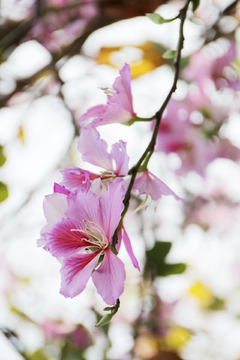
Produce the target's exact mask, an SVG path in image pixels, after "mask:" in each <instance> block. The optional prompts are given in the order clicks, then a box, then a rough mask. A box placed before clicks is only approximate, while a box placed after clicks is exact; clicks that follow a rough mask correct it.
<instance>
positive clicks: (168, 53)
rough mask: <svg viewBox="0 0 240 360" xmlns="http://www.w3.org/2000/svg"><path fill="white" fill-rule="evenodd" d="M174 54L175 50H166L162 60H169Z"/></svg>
mask: <svg viewBox="0 0 240 360" xmlns="http://www.w3.org/2000/svg"><path fill="white" fill-rule="evenodd" d="M175 54H176V51H175V50H167V51H165V53H164V54H163V56H162V57H163V58H164V59H171V58H173V57H174V56H175Z"/></svg>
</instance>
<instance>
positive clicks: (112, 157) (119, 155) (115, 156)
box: [78, 125, 129, 176]
mask: <svg viewBox="0 0 240 360" xmlns="http://www.w3.org/2000/svg"><path fill="white" fill-rule="evenodd" d="M107 147H108V145H107V143H106V141H104V140H103V139H101V138H100V135H99V132H98V131H97V130H96V129H95V127H94V126H92V125H88V126H85V127H84V128H83V129H82V130H81V135H80V139H79V141H78V150H79V151H80V152H81V154H82V159H83V161H87V162H89V163H90V164H93V165H96V166H99V167H102V168H103V169H105V170H106V171H107V172H108V173H109V174H110V175H114V176H120V175H127V174H128V162H129V156H128V155H127V153H126V143H125V142H123V141H121V140H120V141H119V142H118V143H115V144H114V145H113V146H112V150H111V152H110V153H108V151H107Z"/></svg>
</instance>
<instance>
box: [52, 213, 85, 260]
mask: <svg viewBox="0 0 240 360" xmlns="http://www.w3.org/2000/svg"><path fill="white" fill-rule="evenodd" d="M84 227H85V226H84V224H83V223H82V222H80V221H77V220H76V219H69V218H68V219H62V220H61V221H59V222H58V223H57V224H56V225H55V226H54V227H53V228H52V229H51V230H50V231H48V232H47V233H46V234H45V238H46V246H45V248H46V249H48V250H49V251H50V253H51V254H52V255H53V256H55V257H57V258H60V257H62V256H69V255H71V254H72V253H73V252H76V251H78V250H82V249H84V248H86V247H88V246H89V242H87V241H86V239H88V238H89V236H88V235H87V234H85V233H81V232H80V231H71V229H84Z"/></svg>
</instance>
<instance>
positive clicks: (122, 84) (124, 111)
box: [78, 64, 136, 127]
mask: <svg viewBox="0 0 240 360" xmlns="http://www.w3.org/2000/svg"><path fill="white" fill-rule="evenodd" d="M119 74H120V76H119V77H117V78H116V80H115V81H114V84H113V89H104V90H105V92H106V93H107V105H97V106H93V107H91V108H90V109H89V110H88V111H87V112H85V113H84V114H83V115H82V116H81V117H80V119H79V121H78V124H79V126H80V127H81V126H82V125H83V123H84V122H85V121H87V120H91V119H92V123H93V124H94V126H100V125H106V124H113V123H121V124H122V123H127V122H129V121H130V120H131V119H132V118H134V117H135V116H136V114H135V112H134V111H133V105H132V92H131V69H130V66H129V65H128V64H125V65H124V67H123V68H122V69H121V70H120V72H119Z"/></svg>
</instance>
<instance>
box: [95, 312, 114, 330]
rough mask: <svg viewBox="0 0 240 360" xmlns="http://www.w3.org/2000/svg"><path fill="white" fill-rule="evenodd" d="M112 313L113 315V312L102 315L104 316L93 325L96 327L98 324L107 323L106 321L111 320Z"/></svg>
mask: <svg viewBox="0 0 240 360" xmlns="http://www.w3.org/2000/svg"><path fill="white" fill-rule="evenodd" d="M114 315H115V314H114V313H111V314H107V315H104V316H103V317H102V318H101V320H100V321H99V322H98V323H97V325H95V326H96V327H100V326H103V325H106V324H108V323H109V322H110V321H111V320H112V318H113V316H114Z"/></svg>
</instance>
